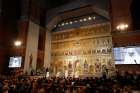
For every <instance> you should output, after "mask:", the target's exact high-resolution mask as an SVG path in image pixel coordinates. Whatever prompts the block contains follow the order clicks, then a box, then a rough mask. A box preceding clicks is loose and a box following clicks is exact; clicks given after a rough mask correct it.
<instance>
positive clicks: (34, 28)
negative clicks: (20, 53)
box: [24, 21, 39, 73]
mask: <svg viewBox="0 0 140 93" xmlns="http://www.w3.org/2000/svg"><path fill="white" fill-rule="evenodd" d="M38 40H39V25H38V24H35V23H33V22H32V21H30V22H29V28H28V34H27V42H26V53H25V54H26V55H25V63H24V72H28V73H30V71H31V70H36V63H37V54H38V52H37V51H38Z"/></svg>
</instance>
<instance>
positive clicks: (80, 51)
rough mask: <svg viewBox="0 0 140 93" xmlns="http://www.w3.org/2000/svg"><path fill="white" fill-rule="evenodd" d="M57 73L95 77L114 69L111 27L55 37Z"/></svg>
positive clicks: (64, 32)
mask: <svg viewBox="0 0 140 93" xmlns="http://www.w3.org/2000/svg"><path fill="white" fill-rule="evenodd" d="M51 56H52V62H51V63H52V67H53V73H54V74H57V73H58V72H60V73H63V74H68V75H67V76H71V77H73V76H75V77H80V76H94V75H95V74H98V73H102V72H103V71H105V70H106V69H110V68H114V62H113V58H112V37H111V34H110V24H109V23H104V24H100V25H96V26H91V27H87V28H79V29H75V30H70V31H59V32H53V33H52V52H51Z"/></svg>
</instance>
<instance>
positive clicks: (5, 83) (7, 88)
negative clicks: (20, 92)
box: [2, 80, 9, 93]
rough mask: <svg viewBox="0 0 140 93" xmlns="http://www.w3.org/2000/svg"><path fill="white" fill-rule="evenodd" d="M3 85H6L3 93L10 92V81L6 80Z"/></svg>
mask: <svg viewBox="0 0 140 93" xmlns="http://www.w3.org/2000/svg"><path fill="white" fill-rule="evenodd" d="M3 84H4V85H3V88H2V90H3V93H8V91H9V87H8V81H7V80H5V81H4V83H3Z"/></svg>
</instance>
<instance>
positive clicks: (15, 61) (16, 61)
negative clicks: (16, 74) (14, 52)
mask: <svg viewBox="0 0 140 93" xmlns="http://www.w3.org/2000/svg"><path fill="white" fill-rule="evenodd" d="M21 60H22V58H21V57H10V61H9V68H16V67H21Z"/></svg>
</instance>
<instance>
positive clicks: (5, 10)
mask: <svg viewBox="0 0 140 93" xmlns="http://www.w3.org/2000/svg"><path fill="white" fill-rule="evenodd" d="M7 2H8V3H7ZM126 2H127V3H126ZM137 2H138V0H123V1H122V0H59V1H58V0H11V1H9V0H0V30H1V31H0V72H1V73H3V74H8V72H9V71H13V72H16V73H18V74H19V73H21V72H22V73H27V74H30V72H31V71H34V73H35V74H39V75H40V74H42V73H43V71H44V70H45V69H47V70H49V72H50V73H51V75H58V76H61V75H62V76H70V77H73V76H74V77H83V76H92V75H94V76H100V75H101V74H102V73H104V72H106V71H107V72H108V74H109V75H113V73H114V71H116V69H117V70H119V71H130V72H133V71H137V72H139V71H140V68H139V67H140V65H139V63H140V62H139V59H140V48H139V45H140V38H139V37H140V31H139V30H140V18H139V16H140V13H139V12H138V11H139V10H138V9H139V5H138V3H137ZM132 48H133V49H135V51H136V52H134V51H133V52H131V53H130V51H131V50H132ZM124 52H125V53H124ZM127 52H128V55H129V54H130V57H128V56H126V55H127ZM115 53H116V54H115ZM115 55H117V56H115ZM118 55H119V56H118ZM134 55H135V57H133V56H134ZM12 58H13V60H14V58H17V60H19V62H20V63H19V65H18V66H17V67H14V65H13V64H12V63H10V62H11V60H12ZM18 58H19V59H18ZM128 58H130V60H129V61H131V60H132V61H134V64H131V63H128V64H127V61H128V60H126V59H128ZM132 58H134V59H132ZM13 60H12V61H13ZM116 62H118V63H119V64H117V63H116ZM125 62H126V63H125ZM135 63H136V64H135Z"/></svg>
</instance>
